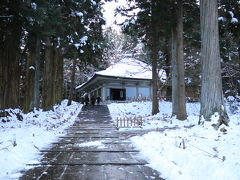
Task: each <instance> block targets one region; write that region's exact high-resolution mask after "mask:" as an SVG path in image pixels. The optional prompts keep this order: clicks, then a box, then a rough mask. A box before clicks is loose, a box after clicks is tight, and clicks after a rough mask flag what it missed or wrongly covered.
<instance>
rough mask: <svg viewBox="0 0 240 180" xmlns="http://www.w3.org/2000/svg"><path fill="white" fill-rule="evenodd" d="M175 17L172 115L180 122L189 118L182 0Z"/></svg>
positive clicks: (173, 31) (178, 4)
mask: <svg viewBox="0 0 240 180" xmlns="http://www.w3.org/2000/svg"><path fill="white" fill-rule="evenodd" d="M175 5H176V7H175V8H174V9H175V12H174V15H175V18H176V24H175V25H174V26H173V29H172V104H173V105H172V114H173V115H176V116H177V119H179V120H185V119H186V118H187V112H186V95H185V80H184V78H185V68H184V56H183V12H182V0H177V1H176V3H175Z"/></svg>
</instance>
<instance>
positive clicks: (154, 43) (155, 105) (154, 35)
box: [151, 0, 159, 115]
mask: <svg viewBox="0 0 240 180" xmlns="http://www.w3.org/2000/svg"><path fill="white" fill-rule="evenodd" d="M154 3H155V1H154V0H152V3H151V4H152V16H151V17H152V18H151V60H152V115H154V114H157V113H159V102H158V78H159V77H158V71H157V61H158V48H159V47H158V44H159V43H158V41H159V37H158V32H157V28H158V27H156V24H155V23H154V18H156V17H154V14H155V13H154V12H155V11H156V7H155V5H154Z"/></svg>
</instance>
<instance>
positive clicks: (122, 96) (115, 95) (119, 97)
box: [110, 88, 126, 101]
mask: <svg viewBox="0 0 240 180" xmlns="http://www.w3.org/2000/svg"><path fill="white" fill-rule="evenodd" d="M110 100H114V101H124V100H126V89H113V88H111V89H110Z"/></svg>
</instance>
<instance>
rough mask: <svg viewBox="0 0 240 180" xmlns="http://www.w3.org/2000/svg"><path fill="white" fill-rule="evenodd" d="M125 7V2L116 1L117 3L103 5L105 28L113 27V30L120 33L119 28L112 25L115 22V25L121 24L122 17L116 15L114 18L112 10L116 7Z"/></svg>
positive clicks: (123, 0)
mask: <svg viewBox="0 0 240 180" xmlns="http://www.w3.org/2000/svg"><path fill="white" fill-rule="evenodd" d="M122 5H126V0H118V1H117V2H115V1H112V2H105V3H104V5H103V17H104V18H105V20H106V26H107V27H109V26H111V27H113V28H114V29H115V30H117V31H120V29H121V28H120V27H118V26H117V25H115V24H114V22H115V21H117V23H122V22H123V21H124V19H125V18H124V17H122V16H120V15H117V16H114V10H115V9H116V8H117V7H118V6H122Z"/></svg>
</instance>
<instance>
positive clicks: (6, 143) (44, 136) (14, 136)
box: [0, 100, 82, 179]
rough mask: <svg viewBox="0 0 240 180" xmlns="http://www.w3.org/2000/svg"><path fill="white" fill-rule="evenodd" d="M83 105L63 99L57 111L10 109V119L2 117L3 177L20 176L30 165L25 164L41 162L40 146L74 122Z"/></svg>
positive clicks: (0, 165)
mask: <svg viewBox="0 0 240 180" xmlns="http://www.w3.org/2000/svg"><path fill="white" fill-rule="evenodd" d="M81 106H82V105H81V104H79V103H76V102H73V103H72V105H70V106H67V100H64V101H62V103H61V105H56V106H54V111H42V110H35V112H30V113H28V114H23V113H21V111H20V110H18V109H9V110H8V111H9V112H10V114H11V117H10V118H9V120H10V122H5V123H4V122H3V121H2V119H3V118H1V119H0V120H1V121H0V131H1V133H0V157H1V158H0V179H17V178H18V177H19V176H21V173H20V171H22V170H24V169H28V167H27V166H26V164H31V163H38V162H39V161H40V159H41V156H40V155H39V149H43V148H44V147H45V148H46V147H48V146H49V145H50V143H51V142H53V141H56V140H57V138H58V136H60V135H63V134H64V133H65V132H64V129H65V128H67V127H68V126H70V125H71V124H73V123H74V121H75V119H76V117H77V115H78V114H79V112H80V110H81ZM11 112H15V113H11ZM16 113H20V114H21V115H22V116H23V121H19V120H18V119H17V117H16V115H15V114H16ZM5 120H6V119H5Z"/></svg>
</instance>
